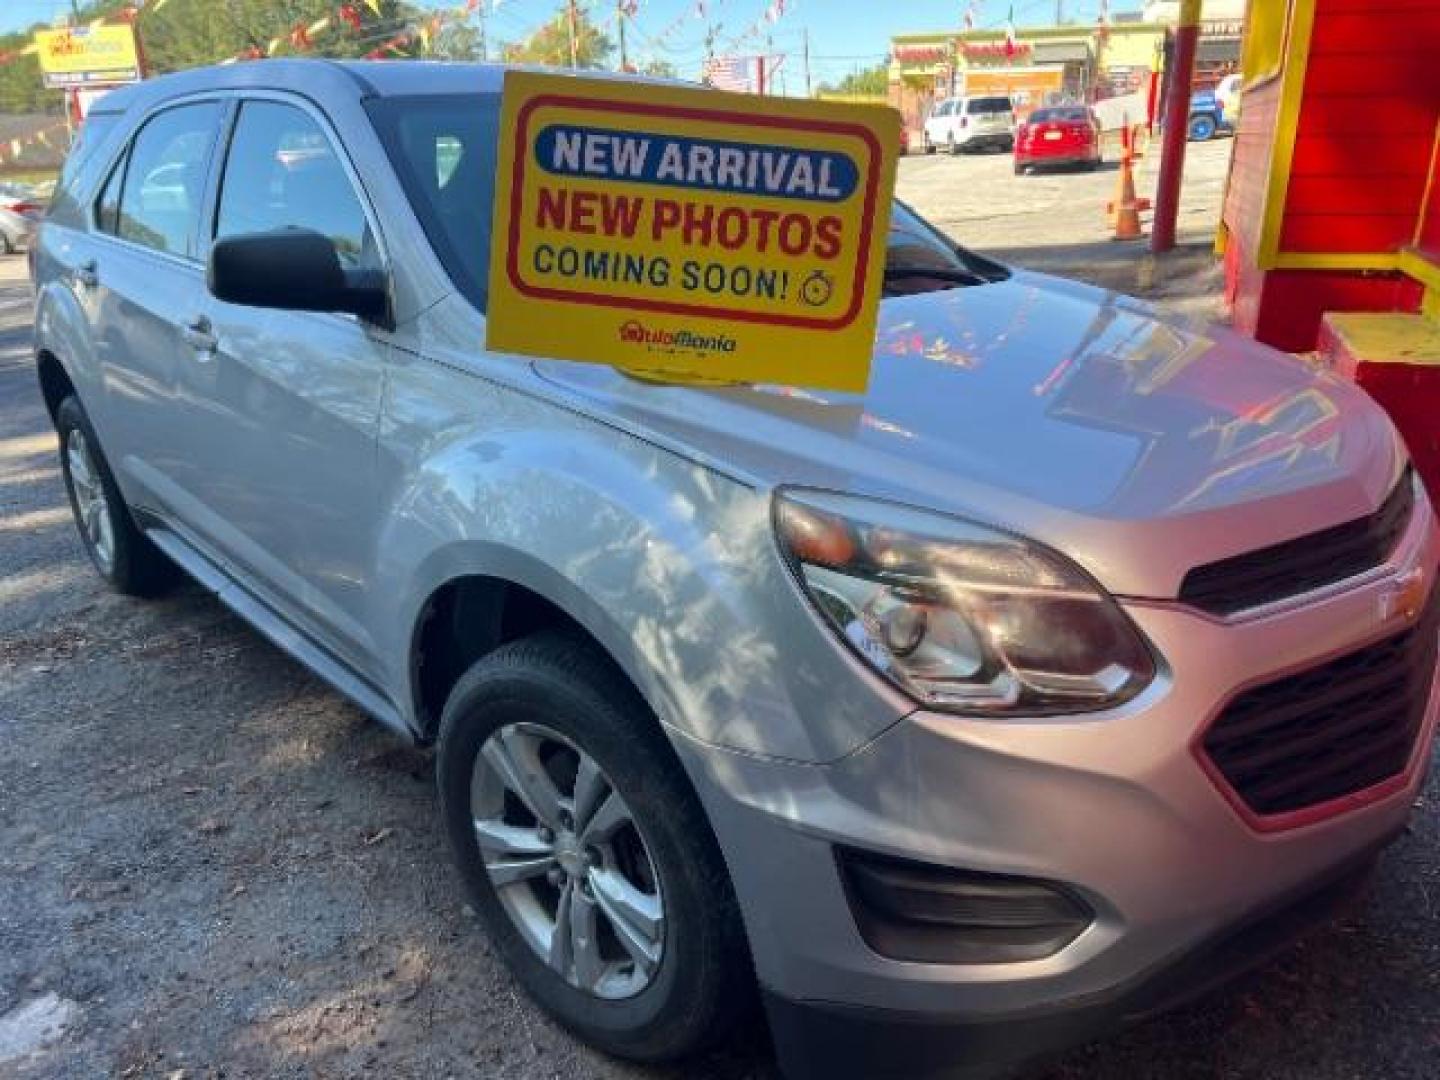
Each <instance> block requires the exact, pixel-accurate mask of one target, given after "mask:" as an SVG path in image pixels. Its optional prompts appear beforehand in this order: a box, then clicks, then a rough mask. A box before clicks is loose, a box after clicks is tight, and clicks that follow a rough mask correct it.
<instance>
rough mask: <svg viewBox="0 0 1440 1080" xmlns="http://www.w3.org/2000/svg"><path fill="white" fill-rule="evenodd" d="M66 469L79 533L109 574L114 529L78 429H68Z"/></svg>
mask: <svg viewBox="0 0 1440 1080" xmlns="http://www.w3.org/2000/svg"><path fill="white" fill-rule="evenodd" d="M65 466H66V470H67V471H68V472H69V474H70V487H71V490H72V491H73V492H74V494H75V512H76V515H77V516H78V518H79V521H80V529H81V531H82V532H83V533H84V535H85V538H86V540H88V541H89V544H90V550H91V551H92V552H93V553H94V555H95V561H96V562H98V563H99V564H100V568H101V570H103V571H105V572H106V573H107V574H108V573H109V572H110V571H111V569H112V568H113V567H114V565H115V527H114V522H113V521H112V519H111V517H110V500H109V499H108V498H107V497H106V495H105V484H104V483H103V482H102V481H101V479H100V470H99V469H98V468H97V467H96V465H95V458H94V455H93V454H91V452H90V444H89V442H88V441H86V439H85V433H84V432H83V431H81V430H80V429H79V428H78V427H77V428H71V429H70V434H69V435H68V436H67V437H66V439H65Z"/></svg>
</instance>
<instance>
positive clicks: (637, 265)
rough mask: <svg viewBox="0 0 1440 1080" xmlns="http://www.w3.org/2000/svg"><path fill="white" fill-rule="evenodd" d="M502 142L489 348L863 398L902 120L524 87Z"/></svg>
mask: <svg viewBox="0 0 1440 1080" xmlns="http://www.w3.org/2000/svg"><path fill="white" fill-rule="evenodd" d="M500 130H501V137H500V160H499V168H498V174H497V182H496V183H497V191H496V196H495V218H494V224H493V228H494V236H495V238H496V241H497V242H496V243H494V244H492V254H491V267H490V291H489V305H488V307H489V310H488V313H487V331H486V344H487V346H488V347H489V348H491V349H494V350H498V351H507V352H517V353H524V354H527V355H534V356H546V357H554V358H558V359H566V360H588V361H593V362H597V363H605V364H614V365H616V366H618V367H623V368H625V369H626V370H629V371H634V372H636V373H639V374H644V375H646V376H649V377H653V378H659V379H674V380H679V381H696V380H699V381H704V380H717V381H736V382H768V383H783V384H790V385H799V386H811V387H821V388H827V389H840V390H859V389H863V388H864V386H865V382H866V379H867V377H868V374H869V367H870V357H871V353H872V350H873V349H874V343H875V315H876V308H877V305H878V303H879V295H880V289H881V284H882V281H881V278H882V274H883V270H884V260H885V245H886V238H887V237H886V234H887V230H888V228H889V222H890V203H891V199H892V196H893V192H894V186H895V159H896V156H897V149H898V147H899V143H900V117H899V114H898V113H896V112H895V111H894V110H893V109H889V108H884V107H876V106H861V105H848V104H836V103H832V102H817V101H800V100H790V99H784V98H764V97H752V96H749V95H743V94H729V93H721V92H719V91H714V90H704V89H700V88H690V87H676V86H662V85H656V84H654V83H648V84H647V83H641V82H622V81H612V80H602V79H582V78H575V77H572V76H568V75H547V74H537V73H531V72H510V73H508V74H507V75H506V76H505V93H504V102H503V107H502V120H501V129H500Z"/></svg>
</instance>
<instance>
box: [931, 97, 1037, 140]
mask: <svg viewBox="0 0 1440 1080" xmlns="http://www.w3.org/2000/svg"><path fill="white" fill-rule="evenodd" d="M1014 145H1015V108H1014V106H1013V105H1012V104H1011V103H1010V99H1009V98H1008V97H1006V96H1004V95H1003V94H988V95H985V96H983V97H958V98H950V99H949V100H947V101H941V102H938V103H937V104H936V105H935V108H934V109H933V110H932V111H931V113H930V118H929V119H928V120H926V121H925V152H926V153H927V154H933V153H934V152H935V151H936V150H937V149H939V148H940V147H944V148H945V149H946V150H948V151H950V153H952V154H957V153H959V152H960V151H961V150H982V149H987V148H988V149H995V150H1007V151H1008V150H1010V149H1011V148H1012V147H1013V146H1014Z"/></svg>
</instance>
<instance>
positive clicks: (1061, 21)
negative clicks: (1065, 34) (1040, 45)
mask: <svg viewBox="0 0 1440 1080" xmlns="http://www.w3.org/2000/svg"><path fill="white" fill-rule="evenodd" d="M1055 25H1056V26H1064V25H1065V0H1055Z"/></svg>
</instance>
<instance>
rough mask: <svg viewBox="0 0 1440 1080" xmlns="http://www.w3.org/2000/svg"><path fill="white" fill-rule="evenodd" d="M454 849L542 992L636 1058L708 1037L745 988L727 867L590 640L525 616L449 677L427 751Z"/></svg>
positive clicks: (501, 939)
mask: <svg viewBox="0 0 1440 1080" xmlns="http://www.w3.org/2000/svg"><path fill="white" fill-rule="evenodd" d="M436 768H437V779H438V788H439V797H440V810H441V813H442V815H443V818H444V822H445V830H446V833H447V835H448V837H449V841H450V846H451V850H452V852H453V854H454V857H455V861H456V864H457V866H458V868H459V870H460V873H461V876H462V877H463V879H464V881H465V884H466V886H467V888H468V890H469V892H470V895H471V897H472V899H473V901H474V903H475V906H476V909H477V910H478V911H479V913H480V915H481V917H482V919H483V921H484V923H485V925H486V928H487V929H488V930H489V932H490V935H491V937H492V938H493V939H494V940H495V941H496V943H497V944H498V945H499V947H500V950H501V952H502V954H503V955H504V956H505V959H506V960H507V961H508V963H509V964H510V967H511V969H512V970H513V971H514V972H515V974H516V976H517V977H518V978H519V980H520V982H521V983H522V984H523V985H524V986H525V988H526V990H527V991H528V992H529V993H530V995H531V997H533V998H534V999H535V1000H536V1001H537V1002H538V1003H539V1004H540V1005H541V1006H542V1007H544V1008H545V1009H546V1010H547V1011H548V1012H550V1013H551V1014H552V1015H553V1016H554V1017H555V1018H556V1019H557V1020H559V1021H560V1023H562V1024H564V1025H565V1026H566V1027H568V1028H570V1029H571V1030H573V1031H574V1032H576V1034H578V1035H579V1036H580V1037H581V1038H583V1039H585V1040H586V1041H587V1042H590V1043H591V1044H593V1045H595V1046H597V1047H599V1048H600V1049H602V1050H605V1051H607V1052H609V1053H612V1054H616V1055H619V1056H622V1057H627V1058H632V1059H636V1060H641V1061H666V1060H673V1059H676V1058H680V1057H685V1056H688V1055H690V1054H693V1053H696V1052H697V1051H699V1050H702V1049H704V1048H705V1047H707V1046H709V1045H711V1044H713V1043H714V1042H715V1041H716V1040H718V1039H720V1038H723V1037H724V1036H725V1034H727V1033H728V1031H729V1029H730V1028H731V1027H732V1026H733V1023H734V1021H735V1019H736V1017H737V1016H738V1014H739V1012H740V1011H741V1009H742V1007H743V1005H744V1004H745V1003H746V1002H747V1001H748V998H749V983H750V976H749V970H750V969H749V962H748V956H747V953H746V951H745V948H746V947H745V941H744V933H743V929H742V927H741V923H740V917H739V912H738V909H737V907H736V904H735V900H734V896H733V892H732V890H731V887H730V882H729V877H728V875H727V874H726V871H725V867H724V863H723V861H722V859H721V857H720V852H719V850H718V848H717V846H716V844H715V840H714V838H713V836H712V834H711V833H710V829H709V824H708V822H707V821H706V819H705V815H704V812H703V811H702V809H701V807H700V805H699V802H698V800H697V799H696V797H695V794H694V792H693V791H692V790H691V789H690V787H689V784H688V782H687V780H686V779H685V776H684V774H683V771H682V770H681V767H680V764H679V762H678V761H677V760H676V759H675V755H674V752H673V750H672V749H671V747H670V746H669V744H668V742H667V741H666V739H665V737H664V735H663V734H662V733H661V731H660V729H659V726H658V724H657V723H656V721H655V719H654V717H653V715H652V714H650V712H649V709H648V707H647V706H646V704H645V702H644V701H643V700H642V699H641V698H640V696H639V695H638V694H637V693H636V692H635V690H634V689H633V687H631V686H630V684H629V683H628V682H627V681H626V680H625V679H624V677H623V676H622V675H621V674H620V673H619V672H618V671H617V670H616V669H615V668H614V666H613V665H612V664H611V663H610V662H609V661H608V659H607V658H605V657H604V656H603V655H601V654H600V653H599V652H598V650H596V649H594V648H593V647H591V646H589V645H588V644H587V643H584V642H580V641H576V640H573V639H571V638H569V637H566V636H564V635H560V634H551V633H545V634H539V635H536V636H535V637H531V638H526V639H523V640H520V641H516V642H513V643H511V644H509V645H506V646H503V647H502V648H500V649H498V650H496V651H495V652H494V653H492V654H491V655H489V656H488V657H486V658H485V659H483V660H481V661H480V662H479V663H477V664H476V665H475V666H474V667H472V668H471V669H470V670H469V671H468V672H467V673H466V674H465V675H464V676H463V677H462V678H461V680H460V682H459V683H458V684H457V685H456V687H455V690H454V692H453V693H452V694H451V696H450V700H449V702H448V703H447V704H446V707H445V713H444V717H443V718H442V720H441V727H440V736H439V754H438V756H437V762H436Z"/></svg>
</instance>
